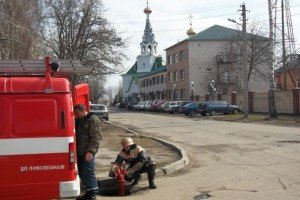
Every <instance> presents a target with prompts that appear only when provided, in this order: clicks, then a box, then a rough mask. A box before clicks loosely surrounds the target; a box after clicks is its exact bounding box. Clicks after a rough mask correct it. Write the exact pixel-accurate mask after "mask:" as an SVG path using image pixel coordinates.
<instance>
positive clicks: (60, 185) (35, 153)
mask: <svg viewBox="0 0 300 200" xmlns="http://www.w3.org/2000/svg"><path fill="white" fill-rule="evenodd" d="M18 62H19V63H17V65H16V62H12V61H10V62H5V61H0V112H1V113H0V199H2V200H3V199H9V200H16V199H20V200H21V199H22V200H25V199H38V200H43V199H45V200H48V199H57V198H61V197H75V196H78V195H79V193H80V184H79V178H78V172H77V166H76V141H75V128H74V112H73V106H74V104H76V103H84V104H86V105H88V86H87V85H86V84H81V85H78V86H75V89H73V93H71V86H70V82H69V80H68V79H67V78H54V77H51V74H52V73H53V71H52V70H51V64H50V62H49V58H46V61H34V62H27V63H26V62H25V63H23V64H22V62H21V61H18ZM20 62H21V64H20ZM77 64H78V63H77ZM41 65H42V66H41ZM75 65H76V64H75ZM32 66H33V67H32ZM42 67H43V68H44V69H42ZM61 68H62V71H61V72H60V74H61V75H62V76H67V75H68V74H71V73H77V72H76V70H75V69H76V67H74V64H72V63H70V61H67V62H64V64H63V66H61ZM81 68H82V66H81ZM26 70H27V71H26ZM43 70H44V76H40V75H39V74H40V73H41V71H43ZM54 74H55V73H54ZM57 74H59V73H58V72H57Z"/></svg>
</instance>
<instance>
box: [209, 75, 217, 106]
mask: <svg viewBox="0 0 300 200" xmlns="http://www.w3.org/2000/svg"><path fill="white" fill-rule="evenodd" d="M209 90H210V92H209V93H210V94H211V99H212V101H214V100H215V93H216V91H217V89H216V87H215V80H211V83H210V84H209Z"/></svg>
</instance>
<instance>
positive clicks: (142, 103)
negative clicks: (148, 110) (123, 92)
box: [133, 101, 145, 110]
mask: <svg viewBox="0 0 300 200" xmlns="http://www.w3.org/2000/svg"><path fill="white" fill-rule="evenodd" d="M144 104H145V102H143V101H141V102H139V103H138V104H137V105H133V109H134V110H141V109H142V106H143V105H144Z"/></svg>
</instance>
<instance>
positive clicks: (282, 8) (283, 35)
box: [281, 0, 288, 90]
mask: <svg viewBox="0 0 300 200" xmlns="http://www.w3.org/2000/svg"><path fill="white" fill-rule="evenodd" d="M283 1H284V0H281V27H282V30H281V36H282V65H283V69H284V74H283V89H284V90H286V89H287V74H286V73H287V70H288V68H287V65H286V51H285V32H284V11H285V8H284V3H283Z"/></svg>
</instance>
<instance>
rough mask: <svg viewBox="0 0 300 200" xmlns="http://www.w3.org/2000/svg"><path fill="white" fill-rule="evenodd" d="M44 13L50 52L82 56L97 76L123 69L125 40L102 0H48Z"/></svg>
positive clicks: (62, 55) (99, 77)
mask: <svg viewBox="0 0 300 200" xmlns="http://www.w3.org/2000/svg"><path fill="white" fill-rule="evenodd" d="M44 12H45V13H44V15H43V16H44V17H43V20H42V23H41V30H42V31H41V34H42V36H43V41H44V44H45V46H46V47H47V48H48V51H49V52H51V53H52V54H54V55H55V56H56V57H58V58H60V59H69V58H71V59H79V60H80V61H81V62H82V63H83V65H84V66H89V67H92V69H93V73H92V74H93V76H97V78H98V79H101V78H103V75H109V74H114V73H119V72H121V71H122V70H123V67H122V61H123V59H126V56H125V54H124V53H123V52H124V51H123V49H124V48H125V46H126V45H125V41H124V40H123V39H122V38H121V37H120V36H119V35H118V33H117V31H116V30H115V29H114V28H113V27H112V26H111V25H110V23H109V22H108V21H107V19H106V18H105V17H104V8H103V4H102V1H101V0H48V1H46V3H45V5H44ZM73 78H74V79H73V80H74V82H75V83H76V82H78V81H80V78H81V79H82V77H73Z"/></svg>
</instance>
